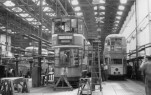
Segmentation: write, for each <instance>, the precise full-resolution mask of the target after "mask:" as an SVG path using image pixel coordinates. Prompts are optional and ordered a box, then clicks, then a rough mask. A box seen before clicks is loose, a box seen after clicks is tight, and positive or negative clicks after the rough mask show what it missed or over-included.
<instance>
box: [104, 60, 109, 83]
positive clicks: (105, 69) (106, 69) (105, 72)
mask: <svg viewBox="0 0 151 95" xmlns="http://www.w3.org/2000/svg"><path fill="white" fill-rule="evenodd" d="M104 74H105V81H107V80H108V65H107V64H106V63H104Z"/></svg>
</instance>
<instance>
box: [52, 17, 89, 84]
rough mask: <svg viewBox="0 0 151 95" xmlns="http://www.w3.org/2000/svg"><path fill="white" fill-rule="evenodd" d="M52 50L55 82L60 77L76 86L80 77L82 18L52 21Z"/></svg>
mask: <svg viewBox="0 0 151 95" xmlns="http://www.w3.org/2000/svg"><path fill="white" fill-rule="evenodd" d="M52 21H53V22H52V48H53V49H54V51H55V66H54V77H55V81H57V80H58V79H59V77H60V76H61V75H65V76H66V77H67V81H69V83H70V84H71V85H72V86H73V85H74V86H77V84H78V81H79V78H80V77H81V75H82V65H83V60H84V59H85V57H84V47H85V44H86V40H85V37H84V31H85V26H84V22H83V19H82V18H79V17H75V16H65V17H56V18H53V20H52Z"/></svg>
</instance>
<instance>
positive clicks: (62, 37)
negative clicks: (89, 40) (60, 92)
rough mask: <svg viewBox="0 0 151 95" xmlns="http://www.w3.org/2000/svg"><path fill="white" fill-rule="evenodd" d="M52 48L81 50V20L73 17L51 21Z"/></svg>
mask: <svg viewBox="0 0 151 95" xmlns="http://www.w3.org/2000/svg"><path fill="white" fill-rule="evenodd" d="M52 21H53V22H52V47H53V48H58V47H71V48H74V47H77V48H83V47H84V43H85V36H84V35H85V25H84V22H83V19H82V18H80V17H75V16H66V17H56V18H54V19H53V20H52Z"/></svg>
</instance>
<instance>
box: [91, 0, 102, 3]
mask: <svg viewBox="0 0 151 95" xmlns="http://www.w3.org/2000/svg"><path fill="white" fill-rule="evenodd" d="M100 3H105V0H93V2H92V4H100Z"/></svg>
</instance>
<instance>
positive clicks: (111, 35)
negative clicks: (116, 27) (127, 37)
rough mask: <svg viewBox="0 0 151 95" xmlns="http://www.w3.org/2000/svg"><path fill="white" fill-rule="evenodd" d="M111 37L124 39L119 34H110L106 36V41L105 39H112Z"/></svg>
mask: <svg viewBox="0 0 151 95" xmlns="http://www.w3.org/2000/svg"><path fill="white" fill-rule="evenodd" d="M113 37H124V36H123V35H121V34H110V35H108V36H107V37H106V39H107V38H113Z"/></svg>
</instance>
